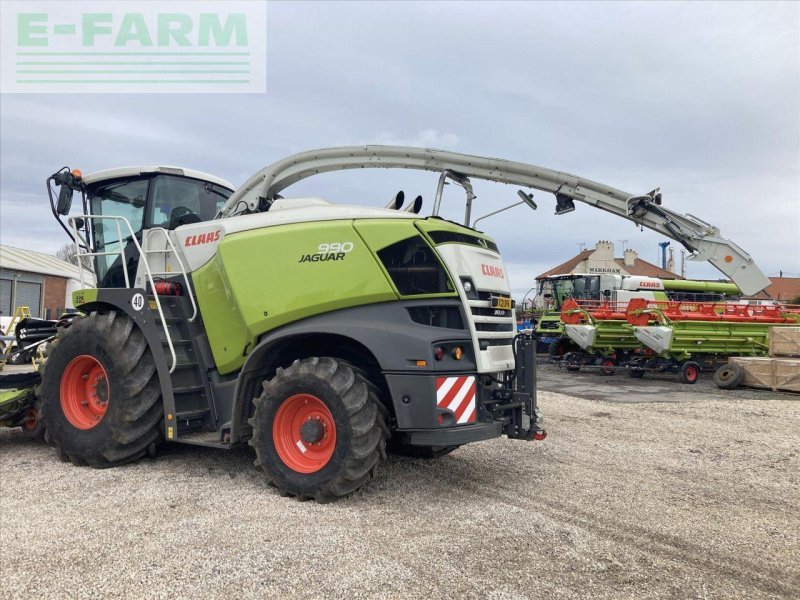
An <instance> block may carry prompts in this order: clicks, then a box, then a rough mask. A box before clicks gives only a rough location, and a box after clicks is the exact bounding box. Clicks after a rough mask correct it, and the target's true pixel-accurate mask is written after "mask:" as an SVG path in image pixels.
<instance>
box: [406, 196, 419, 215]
mask: <svg viewBox="0 0 800 600" xmlns="http://www.w3.org/2000/svg"><path fill="white" fill-rule="evenodd" d="M404 210H405V212H410V213H414V214H415V215H418V214H419V211H421V210H422V196H417V197H416V198H414V202H412V203H411V204H409V205H408V206H406V207H405V209H404Z"/></svg>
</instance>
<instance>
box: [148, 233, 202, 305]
mask: <svg viewBox="0 0 800 600" xmlns="http://www.w3.org/2000/svg"><path fill="white" fill-rule="evenodd" d="M157 231H158V232H161V233H163V234H164V239H165V240H166V241H167V245H168V246H169V247H168V248H165V249H164V250H145V254H164V255H165V256H166V255H168V254H172V255H174V256H175V260H176V261H177V262H178V266H179V267H180V269H181V271H180V274H181V277H183V282H184V283H185V284H186V288H185V289H186V293H187V294H188V295H189V301H190V302H191V303H192V316H191V317H190V318H189V321H194V320H195V319H196V318H197V303H196V302H195V300H194V293H193V292H192V286H191V285H189V276H188V275H187V274H186V267H185V266H184V265H183V261H182V260H181V257H180V255H179V254H178V251H177V250H176V249H175V244H173V243H172V239H171V238H170V237H169V232H168V231H167V230H166V229H164V228H163V227H153V228H152V229H148V230H147V232H146V235H147V237H148V238H150V237H151V236H152V234H153V233H154V232H157ZM145 245H146V246H148V247H149V245H150V244H149V240H148V243H147V244H145ZM164 263H165V266H164V268H165V269H166V259H165V260H164ZM174 274H175V273H174V272H172V271H153V275H174ZM153 293H154V294H155V290H153Z"/></svg>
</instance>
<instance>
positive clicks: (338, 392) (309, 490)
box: [249, 357, 389, 502]
mask: <svg viewBox="0 0 800 600" xmlns="http://www.w3.org/2000/svg"><path fill="white" fill-rule="evenodd" d="M263 388H264V391H263V392H262V394H261V396H260V397H259V398H256V399H255V400H254V404H255V414H254V416H253V418H252V419H250V420H249V423H250V425H252V427H253V438H252V439H251V440H250V445H251V446H253V448H255V451H256V461H255V464H256V466H260V467H261V469H262V470H263V471H264V473H265V474H266V476H267V479H268V480H269V482H270V483H271V484H273V485H274V486H275V487H277V488H278V490H279V491H280V492H281V494H283V495H288V496H296V497H297V498H298V499H301V500H302V499H308V498H314V499H315V500H316V501H317V502H330V501H332V500H336V499H337V498H341V497H343V496H348V495H350V494H352V493H353V492H355V491H356V490H357V489H359V488H361V487H362V486H364V485H365V484H366V483H368V482H369V481H370V480H371V479H372V478H373V477H374V476H375V473H376V471H377V467H378V465H379V464H380V463H382V462H383V461H385V460H386V440H387V439H388V437H389V429H388V428H387V426H386V419H385V417H384V413H383V411H382V410H381V409H380V400H379V398H378V395H377V392H376V389H377V388H375V386H373V385H371V384H370V383H369V382H368V381H367V380H366V379H365V378H364V377H363V375H361V374H360V372H356V370H354V369H353V367H351V366H350V365H349V364H347V363H345V362H342V361H339V360H336V359H333V358H326V357H323V358H318V357H313V358H307V359H304V360H296V361H295V362H294V363H293V364H292V365H291V366H290V367H288V368H286V369H278V371H277V373H276V375H275V377H273V378H272V379H271V380H269V381H267V382H265V383H264V384H263Z"/></svg>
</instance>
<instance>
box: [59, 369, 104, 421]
mask: <svg viewBox="0 0 800 600" xmlns="http://www.w3.org/2000/svg"><path fill="white" fill-rule="evenodd" d="M59 395H60V397H61V410H62V411H63V412H64V416H65V417H66V418H67V421H69V422H70V424H71V425H72V426H73V427H75V428H76V429H92V428H93V427H97V425H99V424H100V422H101V421H102V420H103V417H104V416H105V414H106V411H107V410H108V403H109V401H110V399H111V394H110V389H109V386H108V375H107V374H106V370H105V369H104V368H103V365H102V364H100V361H98V360H97V359H96V358H95V357H93V356H89V355H88V354H82V355H80V356H76V357H75V358H73V359H72V360H71V361H70V363H69V364H68V365H67V368H66V369H64V372H63V373H62V374H61V384H60V386H59Z"/></svg>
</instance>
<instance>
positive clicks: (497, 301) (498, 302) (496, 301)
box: [492, 296, 514, 310]
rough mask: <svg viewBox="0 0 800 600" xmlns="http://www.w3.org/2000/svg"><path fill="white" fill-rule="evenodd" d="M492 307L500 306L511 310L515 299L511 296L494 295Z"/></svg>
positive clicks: (502, 308) (501, 308)
mask: <svg viewBox="0 0 800 600" xmlns="http://www.w3.org/2000/svg"><path fill="white" fill-rule="evenodd" d="M492 308H499V309H500V310H511V309H512V308H514V301H513V300H511V298H497V297H495V296H492Z"/></svg>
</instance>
